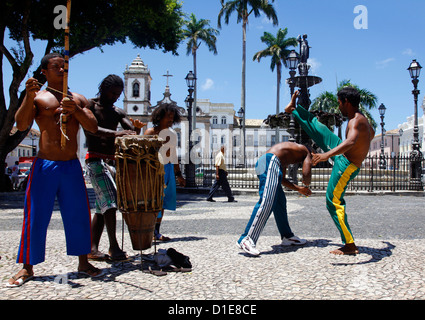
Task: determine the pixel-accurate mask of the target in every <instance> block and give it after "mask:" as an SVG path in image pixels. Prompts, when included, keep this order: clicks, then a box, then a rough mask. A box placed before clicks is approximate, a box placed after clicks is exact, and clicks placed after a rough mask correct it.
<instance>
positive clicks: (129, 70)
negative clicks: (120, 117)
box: [123, 55, 152, 120]
mask: <svg viewBox="0 0 425 320" xmlns="http://www.w3.org/2000/svg"><path fill="white" fill-rule="evenodd" d="M151 81H152V78H151V76H150V70H149V69H148V66H147V65H145V64H144V63H143V61H142V59H141V58H140V55H137V57H136V58H135V59H134V60H133V62H132V63H131V65H130V66H126V68H125V71H124V102H123V107H124V111H125V112H126V113H127V115H128V116H129V117H131V118H133V119H139V120H141V118H142V116H143V115H146V114H147V111H148V108H149V107H150V106H151V103H150V99H151V91H150V90H151Z"/></svg>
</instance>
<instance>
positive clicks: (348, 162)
mask: <svg viewBox="0 0 425 320" xmlns="http://www.w3.org/2000/svg"><path fill="white" fill-rule="evenodd" d="M298 94H299V93H298V91H297V92H295V94H294V95H293V96H292V100H291V102H290V103H289V104H288V106H287V107H286V108H285V111H286V112H287V113H292V114H293V115H294V118H295V120H296V121H297V122H298V123H299V124H300V125H301V127H302V128H303V130H304V131H305V132H306V133H307V134H308V135H309V136H310V138H311V139H313V140H314V142H315V143H316V144H317V145H318V146H319V147H320V148H321V149H322V150H323V151H324V153H317V154H313V156H312V164H313V166H315V165H316V164H317V163H319V162H321V161H328V159H329V158H331V159H332V160H333V162H334V165H333V169H332V173H331V177H330V179H329V183H328V187H327V190H326V207H327V209H328V211H329V213H330V215H331V217H332V219H333V221H334V223H335V225H336V227H337V228H338V230H339V232H340V235H341V240H342V242H343V243H344V246H343V247H341V248H339V249H336V250H333V251H331V253H333V254H336V255H347V254H348V255H350V254H351V255H353V254H356V253H358V249H357V247H356V245H355V243H354V238H353V234H352V232H351V229H350V226H349V225H348V221H347V214H346V210H345V201H344V194H345V190H346V188H347V186H348V184H349V182H350V181H351V180H353V179H354V178H355V177H356V176H357V174H358V173H359V171H360V167H361V165H362V162H363V160H364V158H365V157H366V155H367V153H368V151H369V146H370V141H371V140H372V139H373V137H374V135H375V131H374V130H373V128H372V127H371V125H370V124H369V121H368V120H367V119H366V117H365V116H364V115H363V114H362V113H361V112H360V111H359V104H360V94H359V92H358V90H357V89H355V88H353V87H344V88H342V89H341V90H340V91H338V94H337V95H338V103H339V109H340V111H341V113H342V115H343V116H345V117H347V118H348V124H347V129H346V139H345V140H344V141H342V140H341V139H340V138H339V137H338V136H336V135H335V134H334V133H333V132H331V131H330V130H329V129H328V128H327V127H326V126H325V125H324V124H322V123H320V122H319V121H318V120H317V118H316V117H314V115H313V114H311V113H310V112H308V111H307V110H306V109H304V108H303V107H302V106H298V107H296V104H295V99H296V98H297V96H298Z"/></svg>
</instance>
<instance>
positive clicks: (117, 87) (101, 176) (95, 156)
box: [84, 74, 145, 261]
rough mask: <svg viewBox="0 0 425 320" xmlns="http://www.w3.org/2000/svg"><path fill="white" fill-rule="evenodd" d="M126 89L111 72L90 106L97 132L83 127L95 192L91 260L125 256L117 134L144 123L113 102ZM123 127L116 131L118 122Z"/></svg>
mask: <svg viewBox="0 0 425 320" xmlns="http://www.w3.org/2000/svg"><path fill="white" fill-rule="evenodd" d="M123 89H124V82H123V81H122V79H121V78H120V77H119V76H117V75H114V74H111V75H108V76H107V77H106V78H105V79H103V80H102V82H101V83H100V85H99V93H98V97H97V98H95V99H90V101H89V106H88V108H89V109H90V110H91V111H92V112H93V114H94V116H95V117H96V119H97V122H98V130H97V132H96V133H92V132H89V131H86V130H85V131H84V132H85V134H86V138H87V148H88V151H87V155H86V168H87V172H88V174H89V176H90V180H91V183H92V186H93V189H94V191H95V194H96V213H95V215H94V217H93V221H92V251H91V253H90V254H89V259H92V260H107V259H111V260H114V261H116V260H125V259H127V256H126V254H125V253H124V252H123V251H122V249H120V247H119V245H118V241H117V238H116V211H117V191H116V186H115V177H114V176H115V163H114V162H115V161H114V160H115V138H116V137H121V136H124V135H135V134H139V133H140V129H141V128H142V127H143V126H144V125H145V124H144V123H142V122H140V121H138V120H133V119H129V118H128V117H127V115H126V113H125V112H124V110H122V109H120V108H118V107H116V106H114V103H115V102H116V101H117V100H118V98H119V96H120V95H121V93H122V91H123ZM119 124H120V125H121V126H122V128H123V129H124V130H121V131H117V127H118V125H119ZM104 226H106V231H107V234H108V238H109V256H108V255H105V254H103V253H101V252H99V243H100V238H101V236H102V233H103V229H104Z"/></svg>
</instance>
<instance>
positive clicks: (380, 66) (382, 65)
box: [376, 58, 395, 69]
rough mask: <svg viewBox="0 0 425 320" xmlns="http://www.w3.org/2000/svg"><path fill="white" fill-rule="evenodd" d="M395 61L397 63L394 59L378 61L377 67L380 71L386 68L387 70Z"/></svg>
mask: <svg viewBox="0 0 425 320" xmlns="http://www.w3.org/2000/svg"><path fill="white" fill-rule="evenodd" d="M393 61H395V59H394V58H388V59H385V60H381V61H377V62H376V67H377V68H378V69H384V68H386V67H387V66H388V65H389V64H390V63H391V62H393Z"/></svg>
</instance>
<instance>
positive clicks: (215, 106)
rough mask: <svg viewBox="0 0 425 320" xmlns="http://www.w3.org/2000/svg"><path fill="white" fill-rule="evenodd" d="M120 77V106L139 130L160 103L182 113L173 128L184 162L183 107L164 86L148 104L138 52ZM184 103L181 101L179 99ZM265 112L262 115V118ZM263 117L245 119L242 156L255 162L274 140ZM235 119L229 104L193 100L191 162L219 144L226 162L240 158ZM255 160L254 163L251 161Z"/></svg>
mask: <svg viewBox="0 0 425 320" xmlns="http://www.w3.org/2000/svg"><path fill="white" fill-rule="evenodd" d="M123 76H124V79H123V80H124V92H123V95H124V99H123V109H124V111H125V112H126V113H127V115H128V116H129V117H131V118H134V119H139V120H140V121H142V122H145V123H148V125H147V126H146V127H144V128H143V131H142V133H141V134H143V132H144V131H145V130H146V129H147V128H149V127H152V123H151V122H150V119H151V114H152V111H153V110H154V108H155V107H156V106H157V105H159V104H160V103H162V102H167V103H173V104H175V105H176V106H177V107H178V108H179V111H180V113H181V115H182V121H181V123H180V124H177V125H175V126H174V127H173V130H174V131H175V132H176V135H177V154H178V156H179V159H180V162H181V163H186V161H188V150H189V145H188V141H189V122H188V119H187V110H186V108H184V107H181V106H180V104H179V103H177V102H175V101H173V100H172V99H171V90H170V87H169V85H168V81H167V85H166V86H165V90H164V93H163V95H164V97H163V99H162V100H160V101H157V102H156V103H152V101H151V91H150V90H151V81H152V78H151V75H150V70H149V68H148V66H147V65H146V64H145V63H144V62H143V60H142V59H141V57H140V56H139V55H138V56H137V57H136V58H135V59H134V60H133V61H132V63H131V64H130V65H127V66H126V67H125V70H124V72H123ZM182 103H183V104H184V102H182ZM266 117H267V115H265V117H264V118H266ZM262 122H263V119H246V126H245V127H246V139H245V150H246V151H245V152H246V159H251V161H250V162H253V161H255V160H256V159H258V157H260V156H261V155H262V154H264V153H265V152H266V151H267V150H268V149H269V148H270V147H271V146H272V145H273V144H274V143H275V141H276V139H275V129H271V128H270V127H269V126H267V125H264V124H263V123H262ZM241 132H242V130H241V128H240V123H239V118H238V117H237V116H236V112H235V106H234V104H233V103H216V102H212V101H210V100H209V99H197V112H196V129H195V130H193V132H192V142H193V149H192V155H193V156H192V161H194V162H195V163H200V162H201V161H205V160H208V159H211V158H212V157H214V156H215V154H216V152H217V151H218V150H219V149H220V147H221V146H222V145H224V146H225V147H226V158H227V163H229V164H230V163H231V161H232V158H233V157H235V156H236V157H239V159H240V160H239V161H242V160H241V155H242V150H243V148H242V143H243V140H242V138H241ZM79 139H80V143H79V146H80V147H79V151H78V152H79V159H80V161H81V164H82V165H84V158H85V154H86V153H87V148H86V146H85V135H84V132H83V130H80V136H79ZM288 139H289V134H288V133H287V132H286V131H285V130H281V131H280V137H279V141H287V140H288ZM254 163H255V162H254Z"/></svg>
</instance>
